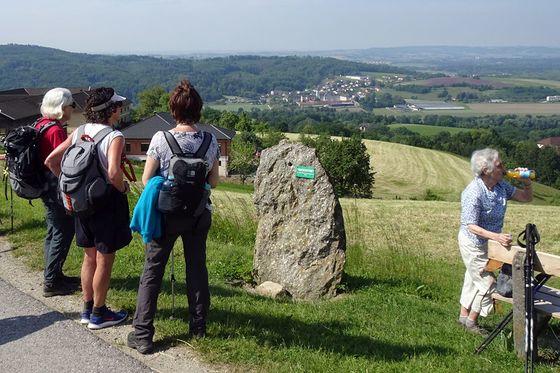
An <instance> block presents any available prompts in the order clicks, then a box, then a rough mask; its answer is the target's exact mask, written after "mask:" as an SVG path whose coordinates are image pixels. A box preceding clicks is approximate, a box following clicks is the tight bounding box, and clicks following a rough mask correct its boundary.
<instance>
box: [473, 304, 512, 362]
mask: <svg viewBox="0 0 560 373" xmlns="http://www.w3.org/2000/svg"><path fill="white" fill-rule="evenodd" d="M511 319H513V311H510V312H509V313H508V314H507V315H506V317H504V319H503V320H502V321H501V322H500V323H499V324H498V326H496V328H495V329H494V330H492V333H490V335H488V337H486V339H485V340H484V341H482V343H481V344H480V346H478V348H477V349H476V351H475V352H474V353H475V354H479V353H481V352H482V351H484V350H485V349H486V347H488V345H490V343H492V341H493V340H494V338H496V337H497V336H498V334H500V332H501V331H502V330H504V328H505V327H506V325H507V324H508V323H509V322H510V321H511Z"/></svg>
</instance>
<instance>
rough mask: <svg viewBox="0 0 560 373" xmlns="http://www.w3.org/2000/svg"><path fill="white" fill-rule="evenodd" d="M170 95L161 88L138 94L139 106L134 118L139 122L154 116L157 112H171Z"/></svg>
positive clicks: (157, 87)
mask: <svg viewBox="0 0 560 373" xmlns="http://www.w3.org/2000/svg"><path fill="white" fill-rule="evenodd" d="M168 102H169V93H168V92H165V90H164V89H163V88H162V87H160V86H155V87H152V88H148V89H146V90H144V91H142V92H140V93H139V94H138V105H137V106H136V107H135V108H134V110H133V113H132V117H133V118H134V120H136V121H139V120H142V119H144V118H147V117H149V116H151V115H153V114H154V112H155V111H165V112H167V111H169V104H168Z"/></svg>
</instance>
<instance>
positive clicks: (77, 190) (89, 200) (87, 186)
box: [58, 125, 113, 217]
mask: <svg viewBox="0 0 560 373" xmlns="http://www.w3.org/2000/svg"><path fill="white" fill-rule="evenodd" d="M84 127H85V125H82V126H80V127H79V128H78V129H77V130H76V131H77V136H76V142H75V143H74V144H72V145H71V146H70V147H68V149H66V151H65V152H64V155H63V156H62V161H61V162H60V170H61V173H60V176H59V178H58V190H59V193H60V199H61V200H62V203H63V205H64V208H65V209H66V211H67V212H68V213H69V214H72V215H76V216H78V217H86V216H89V215H91V214H93V213H94V212H95V211H98V210H100V209H102V208H103V207H104V206H105V205H106V203H107V201H108V196H109V193H110V192H111V188H112V186H111V184H110V183H109V182H108V181H107V176H106V175H105V172H104V171H103V169H102V167H101V164H100V161H99V156H98V149H97V146H98V144H99V143H101V141H102V140H103V139H104V138H105V137H106V136H107V135H108V134H110V133H111V132H113V129H112V128H111V127H108V128H104V129H102V130H101V131H99V132H98V133H97V134H96V135H95V136H93V138H91V137H89V136H88V135H85V134H84V129H85V128H84Z"/></svg>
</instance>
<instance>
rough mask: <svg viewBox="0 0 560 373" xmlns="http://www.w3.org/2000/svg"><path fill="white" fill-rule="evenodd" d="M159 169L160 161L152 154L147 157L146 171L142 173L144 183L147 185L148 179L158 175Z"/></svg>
mask: <svg viewBox="0 0 560 373" xmlns="http://www.w3.org/2000/svg"><path fill="white" fill-rule="evenodd" d="M158 170H159V161H158V160H157V159H153V158H152V157H150V156H147V157H146V164H145V165H144V173H142V184H144V186H146V184H148V181H150V179H151V178H152V177H153V176H155V175H156V173H157V171H158Z"/></svg>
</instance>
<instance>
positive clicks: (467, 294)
mask: <svg viewBox="0 0 560 373" xmlns="http://www.w3.org/2000/svg"><path fill="white" fill-rule="evenodd" d="M458 240H459V250H460V252H461V257H462V258H463V263H465V267H466V271H465V280H464V281H463V289H462V290H461V299H460V302H461V305H462V306H463V307H465V308H466V309H468V310H471V311H474V312H477V313H479V314H480V315H481V316H487V315H488V314H489V313H490V311H492V309H493V308H494V300H493V299H492V297H491V295H492V293H493V292H494V289H495V283H496V279H495V277H494V274H493V273H492V272H487V271H485V270H484V267H485V266H486V263H487V262H488V244H487V243H486V244H483V245H476V244H474V243H473V242H471V241H470V240H469V238H468V237H467V236H466V235H465V234H463V233H462V232H459V237H458Z"/></svg>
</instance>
